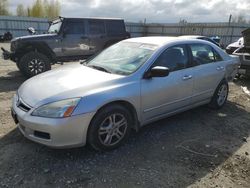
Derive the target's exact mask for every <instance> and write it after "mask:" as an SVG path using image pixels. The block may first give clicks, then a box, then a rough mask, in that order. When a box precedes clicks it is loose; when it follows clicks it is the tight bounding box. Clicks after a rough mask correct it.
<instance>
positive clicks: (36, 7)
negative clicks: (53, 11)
mask: <svg viewBox="0 0 250 188" xmlns="http://www.w3.org/2000/svg"><path fill="white" fill-rule="evenodd" d="M43 9H44V7H43V5H42V0H36V2H35V3H34V4H33V6H32V8H31V16H33V17H44V10H43Z"/></svg>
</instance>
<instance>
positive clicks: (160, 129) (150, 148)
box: [0, 44, 250, 188]
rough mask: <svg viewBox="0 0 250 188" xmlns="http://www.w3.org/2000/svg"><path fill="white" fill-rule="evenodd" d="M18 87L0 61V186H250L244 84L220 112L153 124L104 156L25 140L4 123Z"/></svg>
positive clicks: (249, 105)
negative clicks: (50, 146) (56, 148)
mask: <svg viewBox="0 0 250 188" xmlns="http://www.w3.org/2000/svg"><path fill="white" fill-rule="evenodd" d="M2 45H4V46H7V47H8V44H0V46H2ZM53 68H56V67H53ZM24 81H25V78H24V77H23V76H22V75H21V74H20V73H19V71H18V70H17V68H16V66H15V64H13V63H11V62H8V61H3V60H2V59H0V187H25V188H27V187H129V188H130V187H150V188H151V187H174V188H175V187H237V188H238V187H250V155H249V154H250V138H249V135H250V134H249V133H250V115H249V113H250V96H248V95H247V94H245V93H244V92H243V91H242V88H241V86H246V87H248V89H250V80H249V79H248V80H247V79H244V78H243V79H240V80H237V81H236V82H234V83H230V95H229V101H228V103H227V104H226V105H225V107H224V108H223V109H221V110H219V111H214V110H211V109H209V108H207V107H199V108H196V109H194V110H190V111H187V112H184V113H182V114H179V115H176V116H174V117H171V118H167V119H165V120H162V121H158V122H156V123H153V124H151V125H149V126H146V127H145V128H143V129H141V130H140V132H139V133H133V134H132V135H131V137H130V139H129V141H128V142H127V144H125V145H124V146H122V147H121V148H119V149H117V150H115V151H112V152H108V153H98V152H95V151H92V150H91V149H89V148H88V147H83V148H77V149H68V150H55V149H50V148H48V147H45V146H42V145H39V144H36V143H33V142H31V141H29V140H27V139H25V138H24V137H23V136H22V135H21V133H19V131H18V130H17V128H16V126H15V124H14V122H13V121H12V118H11V116H10V106H11V97H12V95H13V94H14V93H15V91H16V90H17V88H18V87H19V86H20V84H22V83H23V82H24Z"/></svg>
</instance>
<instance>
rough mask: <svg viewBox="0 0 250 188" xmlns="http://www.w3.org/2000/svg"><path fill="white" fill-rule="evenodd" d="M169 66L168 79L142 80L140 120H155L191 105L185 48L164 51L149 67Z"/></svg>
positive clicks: (191, 71) (183, 46)
mask: <svg viewBox="0 0 250 188" xmlns="http://www.w3.org/2000/svg"><path fill="white" fill-rule="evenodd" d="M155 66H164V67H168V68H169V70H170V74H169V75H168V76H167V77H158V78H157V77H154V78H151V79H142V81H141V106H142V118H143V122H144V123H146V122H148V121H151V120H153V119H155V118H158V117H161V116H164V115H166V114H168V113H173V112H175V111H178V110H180V109H182V108H185V107H187V106H189V105H190V104H191V99H192V93H193V84H194V80H193V77H194V75H193V70H192V68H189V60H188V55H187V49H186V46H185V45H177V46H173V47H170V48H168V49H167V50H165V51H164V52H163V53H162V54H161V55H160V56H159V58H158V59H157V60H156V62H155V63H154V64H153V66H152V67H155Z"/></svg>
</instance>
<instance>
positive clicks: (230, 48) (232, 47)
mask: <svg viewBox="0 0 250 188" xmlns="http://www.w3.org/2000/svg"><path fill="white" fill-rule="evenodd" d="M243 45H244V39H243V37H241V38H239V40H237V41H236V42H233V43H231V44H229V45H228V46H227V47H226V52H227V53H228V54H233V52H234V51H235V50H237V49H238V48H242V47H243Z"/></svg>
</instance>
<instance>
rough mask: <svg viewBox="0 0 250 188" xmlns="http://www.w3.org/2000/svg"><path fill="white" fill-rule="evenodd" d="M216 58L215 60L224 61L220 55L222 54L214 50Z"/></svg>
mask: <svg viewBox="0 0 250 188" xmlns="http://www.w3.org/2000/svg"><path fill="white" fill-rule="evenodd" d="M214 58H215V61H222V60H223V59H222V57H221V56H220V54H219V53H218V52H216V51H215V50H214Z"/></svg>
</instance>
